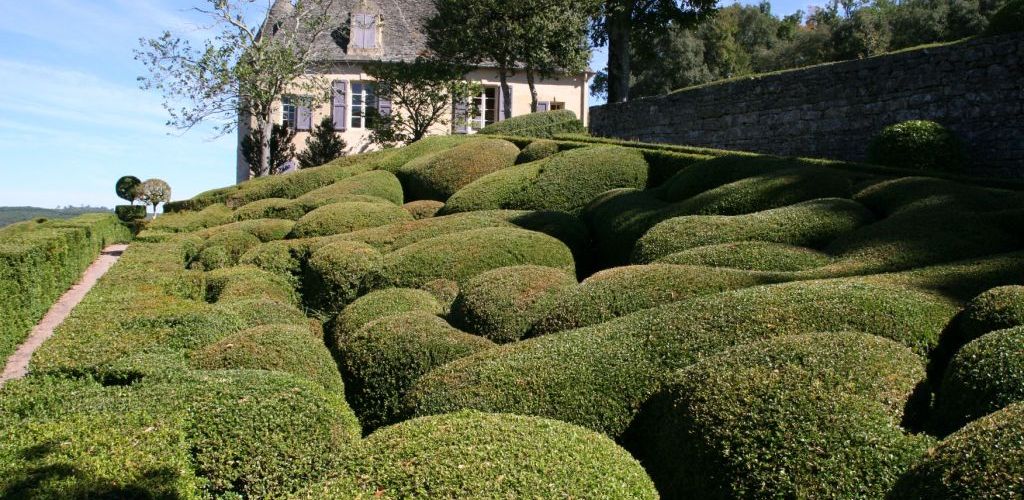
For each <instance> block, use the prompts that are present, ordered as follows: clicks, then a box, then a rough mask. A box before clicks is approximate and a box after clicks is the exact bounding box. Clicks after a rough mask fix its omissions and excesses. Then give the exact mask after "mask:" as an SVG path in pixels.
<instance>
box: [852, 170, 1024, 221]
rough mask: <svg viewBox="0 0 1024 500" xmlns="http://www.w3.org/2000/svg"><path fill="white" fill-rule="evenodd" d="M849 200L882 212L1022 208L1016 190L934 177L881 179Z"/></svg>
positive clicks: (1023, 198)
mask: <svg viewBox="0 0 1024 500" xmlns="http://www.w3.org/2000/svg"><path fill="white" fill-rule="evenodd" d="M853 199H854V200H856V201H858V202H859V203H861V204H863V205H864V206H866V207H868V208H870V209H871V210H872V211H874V212H876V213H878V214H882V215H893V214H896V213H899V212H902V211H905V210H917V209H933V208H940V209H945V210H951V211H952V210H958V211H980V212H985V211H998V210H1007V209H1013V208H1022V207H1024V194H1022V193H1021V192H1019V191H1010V190H1003V189H991V188H982V187H978V186H972V185H970V184H962V183H958V182H953V181H947V180H944V179H936V178H934V177H899V178H896V179H885V180H882V181H880V182H875V183H872V184H871V185H869V186H867V187H865V188H864V189H862V190H860V191H859V192H858V193H857V194H855V195H854V196H853Z"/></svg>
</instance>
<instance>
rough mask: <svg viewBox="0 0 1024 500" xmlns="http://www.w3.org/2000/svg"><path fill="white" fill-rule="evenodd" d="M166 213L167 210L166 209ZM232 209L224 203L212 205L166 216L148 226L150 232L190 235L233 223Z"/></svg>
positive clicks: (158, 218) (154, 220)
mask: <svg viewBox="0 0 1024 500" xmlns="http://www.w3.org/2000/svg"><path fill="white" fill-rule="evenodd" d="M164 210H165V211H166V208H165V209H164ZM231 217H232V215H231V209H230V208H228V207H227V206H226V205H224V204H223V203H214V204H211V205H209V206H207V207H205V208H203V209H202V210H199V211H197V212H178V213H169V214H164V215H162V216H160V217H157V218H156V219H153V220H152V221H150V222H149V223H148V224H147V225H146V229H147V230H149V231H163V232H169V233H189V232H193V231H197V230H199V229H203V228H208V227H214V226H220V225H223V224H227V223H229V222H231Z"/></svg>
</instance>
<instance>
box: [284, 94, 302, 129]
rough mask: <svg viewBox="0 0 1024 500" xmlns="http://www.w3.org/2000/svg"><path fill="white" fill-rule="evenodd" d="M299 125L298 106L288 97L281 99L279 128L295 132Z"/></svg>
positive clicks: (293, 99)
mask: <svg viewBox="0 0 1024 500" xmlns="http://www.w3.org/2000/svg"><path fill="white" fill-rule="evenodd" d="M298 123H299V106H298V105H297V104H295V98H293V97H292V96H290V95H286V96H283V97H281V126H283V127H288V128H290V129H292V130H295V125H297V124H298Z"/></svg>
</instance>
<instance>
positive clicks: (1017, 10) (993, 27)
mask: <svg viewBox="0 0 1024 500" xmlns="http://www.w3.org/2000/svg"><path fill="white" fill-rule="evenodd" d="M1018 31H1024V1H1021V0H1009V1H1008V2H1006V4H1004V5H1003V7H1002V8H1000V9H999V10H998V11H996V13H995V14H993V15H992V18H991V19H990V20H989V23H988V27H987V28H985V34H986V35H1002V34H1005V33H1015V32H1018Z"/></svg>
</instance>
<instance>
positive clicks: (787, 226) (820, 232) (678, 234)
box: [633, 198, 872, 263]
mask: <svg viewBox="0 0 1024 500" xmlns="http://www.w3.org/2000/svg"><path fill="white" fill-rule="evenodd" d="M871 219H872V216H871V213H870V212H868V210H867V209H866V208H864V207H863V206H861V205H860V204H859V203H857V202H855V201H850V200H844V199H838V198H827V199H821V200H813V201H807V202H803V203H798V204H796V205H791V206H788V207H783V208H775V209H771V210H765V211H763V212H756V213H753V214H748V215H734V216H723V215H690V216H683V217H675V218H672V219H668V220H666V221H664V222H661V223H658V224H657V225H655V226H654V227H652V228H651V229H650V230H649V231H647V234H645V235H644V236H643V237H642V238H640V240H639V241H637V243H636V247H635V248H634V250H633V260H634V261H635V262H639V263H644V262H653V261H655V260H657V259H660V258H661V257H664V256H666V255H669V254H673V253H676V252H680V251H683V250H688V249H690V248H696V247H700V246H706V245H714V244H720V243H735V242H739V241H765V242H770V243H785V244H789V245H798V246H806V247H812V248H814V247H821V246H824V245H825V244H826V243H828V242H829V241H831V240H833V239H835V238H837V237H839V236H840V235H843V234H845V233H848V232H850V231H853V230H854V229H857V228H858V227H860V226H862V225H864V224H867V223H868V222H870V221H871Z"/></svg>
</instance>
